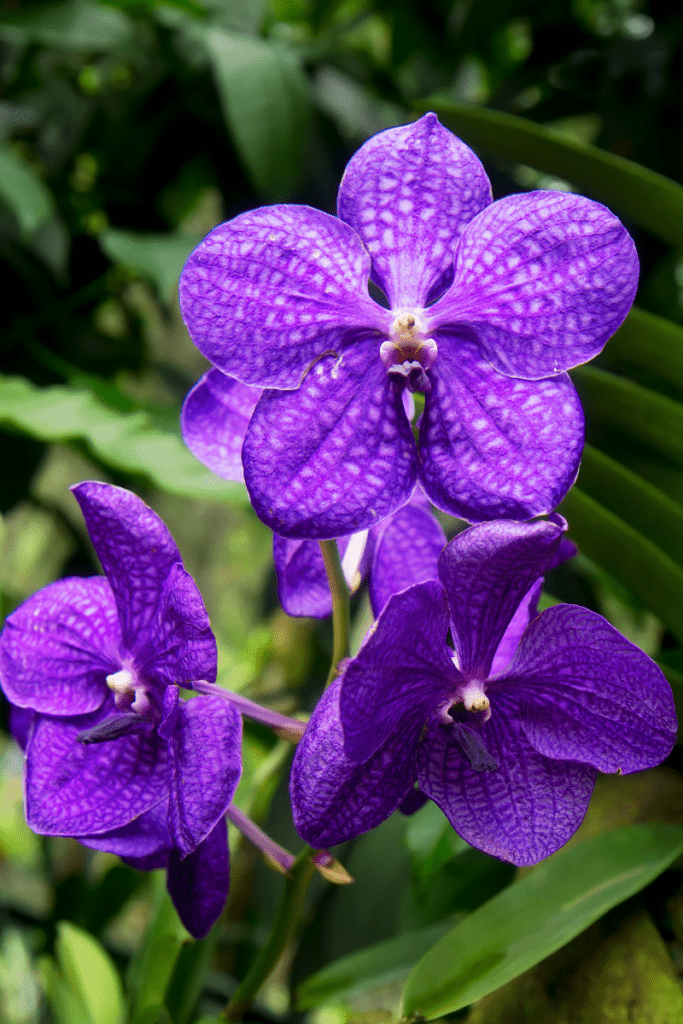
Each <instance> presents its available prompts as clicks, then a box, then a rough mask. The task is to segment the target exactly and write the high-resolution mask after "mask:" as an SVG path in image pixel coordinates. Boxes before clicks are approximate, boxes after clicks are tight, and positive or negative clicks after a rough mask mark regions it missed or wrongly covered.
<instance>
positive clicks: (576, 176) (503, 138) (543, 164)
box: [417, 96, 683, 247]
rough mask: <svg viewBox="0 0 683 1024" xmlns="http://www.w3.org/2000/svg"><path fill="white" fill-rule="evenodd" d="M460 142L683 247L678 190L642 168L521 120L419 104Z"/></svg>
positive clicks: (444, 104) (439, 102) (438, 101)
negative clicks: (557, 181)
mask: <svg viewBox="0 0 683 1024" xmlns="http://www.w3.org/2000/svg"><path fill="white" fill-rule="evenodd" d="M417 106H418V107H419V109H421V110H433V111H434V112H435V113H436V114H438V115H439V118H440V119H441V121H442V122H443V123H444V124H445V125H446V127H447V128H450V129H451V130H452V131H454V132H455V133H456V134H457V135H461V136H462V137H463V139H464V140H465V142H468V143H469V144H470V145H472V146H474V147H475V148H478V147H481V148H482V149H485V150H488V151H489V152H490V153H492V154H493V155H494V156H497V157H501V158H503V159H505V160H513V161H515V162H516V163H523V164H528V165H529V166H531V167H535V168H536V169H537V170H540V171H546V172H547V173H549V174H557V175H559V176H560V177H561V178H564V179H566V180H568V181H570V182H572V184H573V185H576V186H578V188H580V189H582V190H584V191H586V192H588V193H590V194H591V195H594V196H595V197H596V198H599V199H601V200H602V201H603V202H606V203H607V204H608V205H610V206H614V207H615V208H617V209H618V210H619V211H621V213H622V214H624V215H626V216H627V217H629V218H631V219H633V220H634V221H636V223H638V224H642V225H643V227H645V228H647V229H648V230H649V231H651V232H652V233H653V234H655V235H657V236H658V237H659V238H662V239H664V241H665V242H670V243H671V244H672V245H675V246H677V247H680V246H683V187H681V185H679V184H677V183H676V182H675V181H672V180H671V179H670V178H666V177H664V175H662V174H657V173H656V171H651V170H649V169H648V168H647V167H642V166H641V165H640V164H636V163H633V162H632V161H631V160H625V159H624V158H623V157H620V156H616V155H615V154H614V153H606V152H605V151H604V150H602V149H598V148H597V147H596V146H589V145H586V144H585V143H581V142H576V141H573V140H571V139H568V138H566V137H564V136H562V135H559V134H558V133H556V132H554V131H553V130H552V129H551V128H545V127H543V126H542V125H539V124H535V123H534V122H533V121H527V120H526V119H525V118H523V117H516V116H514V115H513V114H504V113H501V112H499V111H497V110H486V109H484V108H482V107H475V106H470V105H468V104H464V103H454V102H452V101H451V100H449V99H446V98H442V97H439V96H433V97H432V98H431V99H427V100H421V101H420V102H419V103H418V104H417Z"/></svg>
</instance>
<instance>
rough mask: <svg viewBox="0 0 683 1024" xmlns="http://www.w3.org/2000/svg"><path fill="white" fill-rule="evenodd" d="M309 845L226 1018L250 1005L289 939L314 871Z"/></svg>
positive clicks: (238, 1017) (233, 1018) (235, 1018)
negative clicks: (273, 922)
mask: <svg viewBox="0 0 683 1024" xmlns="http://www.w3.org/2000/svg"><path fill="white" fill-rule="evenodd" d="M314 853H315V851H314V850H312V849H311V847H310V846H306V847H304V849H303V850H302V851H301V853H300V854H299V856H298V857H297V859H296V861H295V862H294V866H293V867H292V870H291V871H290V873H289V876H288V878H287V881H286V883H285V891H284V895H283V897H282V901H281V903H280V908H279V910H278V913H277V918H276V920H275V924H274V925H273V930H272V932H271V933H270V937H269V939H268V942H267V943H266V944H265V946H264V947H263V949H262V950H261V952H260V953H259V954H258V956H257V957H256V960H255V961H254V963H253V964H252V965H251V969H250V970H249V973H248V974H247V976H246V978H245V979H244V981H243V982H242V983H241V984H240V985H239V986H238V987H237V989H236V991H235V993H234V995H233V997H232V999H231V1000H230V1002H229V1003H228V1005H227V1006H226V1008H225V1010H224V1011H223V1016H224V1017H225V1019H226V1020H230V1021H239V1020H242V1017H243V1016H244V1014H245V1013H246V1012H247V1010H248V1009H249V1008H250V1006H251V1004H252V1002H253V1000H254V997H255V995H256V993H257V992H258V990H259V989H260V987H261V985H262V984H263V982H264V981H265V980H266V978H267V977H268V975H269V974H270V972H271V971H272V970H273V968H274V967H275V965H276V964H277V962H278V960H279V959H280V957H281V955H282V953H283V951H284V950H285V948H286V947H287V945H288V944H289V942H290V941H291V940H292V938H293V936H294V932H295V931H296V927H297V925H298V923H299V921H300V920H301V915H302V913H303V909H304V900H305V898H306V890H307V889H308V883H309V882H310V880H311V878H312V877H313V874H314V872H315V865H314V863H313V855H314Z"/></svg>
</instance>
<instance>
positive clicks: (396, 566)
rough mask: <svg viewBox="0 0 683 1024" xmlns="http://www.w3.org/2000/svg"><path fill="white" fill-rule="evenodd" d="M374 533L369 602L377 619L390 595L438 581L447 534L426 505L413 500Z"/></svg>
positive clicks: (376, 528)
mask: <svg viewBox="0 0 683 1024" xmlns="http://www.w3.org/2000/svg"><path fill="white" fill-rule="evenodd" d="M425 506H426V507H425ZM375 531H376V533H377V534H378V536H377V538H376V539H375V540H374V544H373V552H372V563H371V567H370V602H371V604H372V611H373V614H374V615H375V616H377V615H379V613H380V612H381V611H382V608H384V606H385V604H386V603H387V601H388V600H389V598H390V597H391V595H392V594H397V593H398V592H399V591H401V590H406V589H407V588H408V587H412V586H413V584H415V583H424V581H425V580H434V579H437V562H438V558H439V555H440V553H441V551H442V550H443V548H444V547H445V546H446V535H445V534H444V532H443V530H442V529H441V525H440V523H439V521H438V520H437V519H436V517H435V516H434V515H432V513H431V512H430V510H429V506H428V505H427V504H426V502H425V503H424V505H423V504H422V503H420V504H417V503H416V502H414V501H411V502H410V503H409V504H408V505H404V506H403V508H400V509H399V510H398V512H394V514H393V516H391V517H390V518H389V519H386V520H385V521H384V523H381V524H380V525H379V526H377V527H375Z"/></svg>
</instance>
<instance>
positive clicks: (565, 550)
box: [490, 537, 577, 676]
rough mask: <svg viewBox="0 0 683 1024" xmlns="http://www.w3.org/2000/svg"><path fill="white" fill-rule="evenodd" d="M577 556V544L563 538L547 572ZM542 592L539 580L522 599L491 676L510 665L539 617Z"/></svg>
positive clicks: (492, 668) (511, 621) (496, 657)
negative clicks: (526, 631) (524, 637)
mask: <svg viewBox="0 0 683 1024" xmlns="http://www.w3.org/2000/svg"><path fill="white" fill-rule="evenodd" d="M576 554H577V547H576V544H574V542H573V541H571V540H569V538H568V537H563V538H562V540H561V541H560V546H559V548H558V549H557V553H556V555H555V557H554V558H553V559H552V561H551V563H550V565H549V566H548V569H547V570H546V571H550V570H551V569H554V568H555V567H556V566H558V565H561V564H562V562H565V561H566V560H567V559H568V558H574V556H575V555H576ZM542 590H543V580H542V579H541V580H537V581H536V583H534V584H533V586H532V587H531V588H530V590H529V592H528V594H526V596H525V597H523V598H522V601H521V604H520V605H519V607H518V609H517V611H516V612H515V614H514V615H513V616H512V619H511V620H510V625H509V626H508V627H507V629H506V630H505V633H504V634H503V639H502V640H501V641H500V643H499V645H498V649H497V651H496V653H495V655H494V656H493V661H492V663H491V668H490V675H492V676H495V675H498V673H500V672H502V671H503V670H504V669H505V668H506V667H507V666H508V665H509V663H510V661H511V660H512V658H513V656H514V653H515V651H516V650H517V648H518V646H519V641H520V640H521V638H522V634H523V633H524V631H525V630H526V628H527V627H528V625H529V623H530V622H532V621H533V620H534V619H535V618H536V616H537V615H538V602H539V601H540V598H541V591H542Z"/></svg>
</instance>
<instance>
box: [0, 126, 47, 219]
mask: <svg viewBox="0 0 683 1024" xmlns="http://www.w3.org/2000/svg"><path fill="white" fill-rule="evenodd" d="M0 198H1V199H2V200H4V202H5V203H7V205H8V206H9V208H10V209H11V210H12V213H14V215H15V216H16V218H17V220H18V221H19V227H20V228H21V231H22V232H23V234H24V235H25V236H27V237H30V236H31V235H33V234H34V233H35V232H36V231H37V230H38V228H39V227H41V226H42V225H43V224H46V223H47V222H48V221H49V220H51V219H52V217H53V216H54V213H55V204H54V200H53V198H52V193H51V192H50V190H49V188H48V187H47V185H45V184H44V183H43V182H42V181H41V180H40V178H39V177H38V175H37V174H36V173H35V171H33V170H31V168H30V167H29V166H28V164H27V163H25V162H24V161H23V160H21V159H20V157H18V156H17V155H16V154H15V153H14V152H13V150H12V149H10V147H9V146H0Z"/></svg>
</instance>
